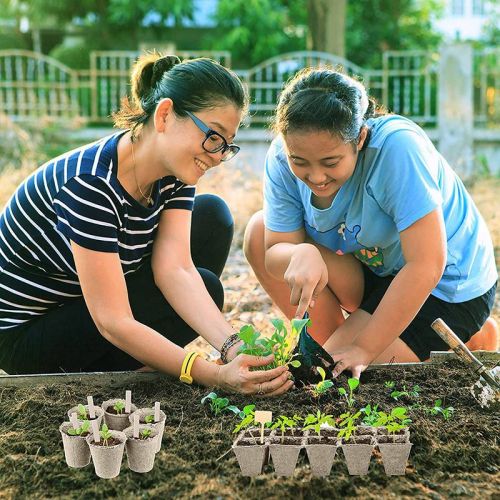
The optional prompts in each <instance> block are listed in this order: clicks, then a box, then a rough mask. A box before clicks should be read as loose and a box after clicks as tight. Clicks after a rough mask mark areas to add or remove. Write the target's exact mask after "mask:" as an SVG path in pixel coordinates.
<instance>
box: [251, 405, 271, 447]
mask: <svg viewBox="0 0 500 500" xmlns="http://www.w3.org/2000/svg"><path fill="white" fill-rule="evenodd" d="M254 420H255V422H256V423H258V424H260V443H261V444H264V424H267V423H268V422H272V420H273V412H272V411H256V412H255V419H254Z"/></svg>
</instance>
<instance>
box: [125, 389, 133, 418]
mask: <svg viewBox="0 0 500 500" xmlns="http://www.w3.org/2000/svg"><path fill="white" fill-rule="evenodd" d="M131 404H132V391H125V413H130V405H131Z"/></svg>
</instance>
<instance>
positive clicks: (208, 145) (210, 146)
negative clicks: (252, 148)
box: [186, 111, 240, 161]
mask: <svg viewBox="0 0 500 500" xmlns="http://www.w3.org/2000/svg"><path fill="white" fill-rule="evenodd" d="M186 114H187V115H188V116H189V118H191V120H193V121H194V123H195V125H196V126H197V127H198V128H199V129H200V130H201V131H202V132H205V139H203V142H202V143H201V145H202V147H203V149H204V150H205V151H206V152H207V153H218V152H219V151H222V156H221V161H227V160H230V159H231V158H234V156H235V155H236V154H237V153H238V151H239V150H240V147H239V146H237V145H236V144H228V143H227V141H226V139H224V137H222V135H220V134H219V132H216V131H215V130H213V129H211V128H210V127H208V126H207V125H205V124H204V123H203V122H202V121H201V120H200V119H199V118H198V117H197V116H195V115H193V113H190V112H189V111H186Z"/></svg>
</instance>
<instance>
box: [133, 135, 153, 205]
mask: <svg viewBox="0 0 500 500" xmlns="http://www.w3.org/2000/svg"><path fill="white" fill-rule="evenodd" d="M131 144H132V159H133V161H134V178H135V184H136V186H137V189H138V190H139V193H140V194H141V196H142V197H143V199H144V200H146V203H147V205H148V207H149V206H151V205H152V204H153V198H151V195H152V194H153V188H154V183H153V184H151V189H150V190H149V195H145V194H144V193H143V192H142V189H141V186H140V185H139V182H138V180H137V172H136V171H135V151H134V143H133V142H131Z"/></svg>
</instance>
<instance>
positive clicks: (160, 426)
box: [128, 408, 167, 452]
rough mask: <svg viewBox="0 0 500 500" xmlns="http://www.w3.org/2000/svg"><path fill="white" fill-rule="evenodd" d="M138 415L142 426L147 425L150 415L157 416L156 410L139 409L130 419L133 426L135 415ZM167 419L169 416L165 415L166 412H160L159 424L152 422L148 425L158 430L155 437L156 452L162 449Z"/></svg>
mask: <svg viewBox="0 0 500 500" xmlns="http://www.w3.org/2000/svg"><path fill="white" fill-rule="evenodd" d="M136 413H138V414H139V423H140V424H145V423H146V417H147V416H148V415H153V416H154V414H155V410H154V408H139V409H138V410H136V411H135V412H134V413H131V414H130V415H129V417H128V419H129V422H130V424H129V425H133V423H134V415H135V414H136ZM166 419H167V416H166V415H165V412H163V411H162V410H160V420H159V421H158V422H150V423H149V424H148V425H152V426H153V427H154V428H155V429H156V437H155V442H156V447H155V452H158V451H160V448H161V440H162V438H163V432H164V431H165V421H166Z"/></svg>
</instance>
